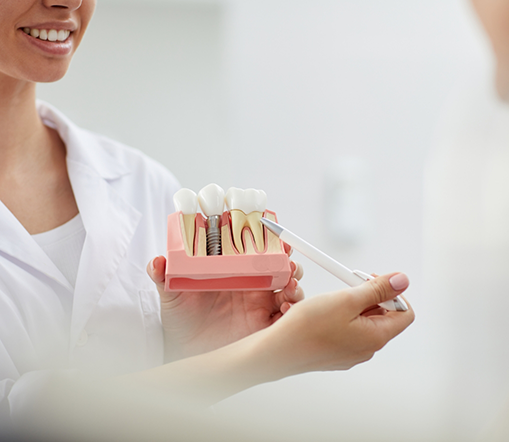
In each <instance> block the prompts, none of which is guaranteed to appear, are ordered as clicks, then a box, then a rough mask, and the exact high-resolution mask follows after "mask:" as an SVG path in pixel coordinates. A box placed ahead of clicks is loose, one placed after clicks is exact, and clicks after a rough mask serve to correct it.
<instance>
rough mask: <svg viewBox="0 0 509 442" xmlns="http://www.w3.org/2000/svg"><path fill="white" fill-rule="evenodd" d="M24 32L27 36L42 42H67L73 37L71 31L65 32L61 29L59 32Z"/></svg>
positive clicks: (28, 30) (35, 30)
mask: <svg viewBox="0 0 509 442" xmlns="http://www.w3.org/2000/svg"><path fill="white" fill-rule="evenodd" d="M23 32H24V33H25V34H29V35H31V36H32V37H34V38H39V39H41V40H49V41H65V40H67V39H68V38H69V35H71V31H65V30H63V29H61V30H60V31H57V30H56V29H49V30H48V29H35V28H34V29H30V28H23Z"/></svg>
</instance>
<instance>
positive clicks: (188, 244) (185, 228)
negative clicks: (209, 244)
mask: <svg viewBox="0 0 509 442" xmlns="http://www.w3.org/2000/svg"><path fill="white" fill-rule="evenodd" d="M173 203H174V204H175V210H176V211H177V212H181V214H180V218H181V222H180V225H181V230H182V238H184V246H185V248H186V253H187V254H188V255H189V256H193V255H194V232H195V227H194V226H195V218H196V212H197V210H198V197H197V196H196V193H194V192H193V191H192V190H190V189H180V190H179V191H178V192H177V193H176V194H175V195H174V196H173Z"/></svg>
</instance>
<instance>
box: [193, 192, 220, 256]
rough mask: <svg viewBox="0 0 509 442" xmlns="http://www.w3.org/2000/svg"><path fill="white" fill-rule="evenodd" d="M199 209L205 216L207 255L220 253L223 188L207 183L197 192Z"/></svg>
mask: <svg viewBox="0 0 509 442" xmlns="http://www.w3.org/2000/svg"><path fill="white" fill-rule="evenodd" d="M198 201H199V203H200V207H201V210H202V211H203V213H204V214H205V215H206V216H207V255H212V256H217V255H221V226H220V222H221V216H222V215H223V210H224V190H223V189H222V188H221V187H219V186H218V185H217V184H209V185H208V186H205V187H204V188H203V189H202V190H200V193H198Z"/></svg>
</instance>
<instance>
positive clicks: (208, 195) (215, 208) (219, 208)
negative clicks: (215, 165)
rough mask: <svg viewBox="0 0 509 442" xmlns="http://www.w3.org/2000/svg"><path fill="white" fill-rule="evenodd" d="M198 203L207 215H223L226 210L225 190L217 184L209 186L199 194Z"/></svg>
mask: <svg viewBox="0 0 509 442" xmlns="http://www.w3.org/2000/svg"><path fill="white" fill-rule="evenodd" d="M198 201H199V203H200V207H201V210H202V211H203V213H204V214H205V215H207V216H216V215H222V214H223V210H224V190H223V189H222V188H221V187H219V186H218V185H217V184H209V185H208V186H205V187H204V188H203V189H202V190H200V192H199V193H198Z"/></svg>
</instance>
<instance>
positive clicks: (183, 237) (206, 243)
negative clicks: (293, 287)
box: [165, 184, 291, 291]
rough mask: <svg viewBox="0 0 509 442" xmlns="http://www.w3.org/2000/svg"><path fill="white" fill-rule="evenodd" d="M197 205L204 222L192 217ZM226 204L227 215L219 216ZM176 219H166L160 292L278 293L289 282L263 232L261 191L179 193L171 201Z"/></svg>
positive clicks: (267, 214)
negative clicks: (165, 261)
mask: <svg viewBox="0 0 509 442" xmlns="http://www.w3.org/2000/svg"><path fill="white" fill-rule="evenodd" d="M196 201H198V203H199V205H200V207H201V209H202V212H203V213H204V214H205V215H206V217H204V216H203V215H202V214H201V213H196V209H197V204H196ZM225 201H226V203H227V206H228V208H229V209H230V210H229V211H225V212H223V210H224V203H225ZM174 202H175V208H176V210H177V212H176V213H173V214H171V215H169V216H168V254H167V265H166V282H165V290H167V291H195V290H199V291H216V290H280V289H283V288H284V287H285V286H286V285H287V284H288V282H289V281H290V277H291V268H290V260H289V258H288V255H287V253H286V252H285V249H284V246H283V243H282V242H281V241H280V239H279V238H278V237H277V236H276V235H275V234H274V233H272V232H271V231H270V230H268V229H266V228H265V227H264V226H263V225H262V223H261V219H262V217H264V218H266V219H270V220H272V221H274V222H277V218H276V215H275V213H274V212H271V211H269V210H266V206H267V195H266V194H265V192H263V191H261V190H255V189H247V190H242V189H237V188H231V189H229V190H228V192H227V194H226V197H225V195H224V191H223V189H221V187H219V186H218V185H216V184H209V185H208V186H206V187H204V188H203V189H202V190H201V191H200V192H199V193H198V196H196V194H195V193H194V192H193V191H192V190H189V189H181V190H180V191H179V192H177V193H176V194H175V197H174Z"/></svg>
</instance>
